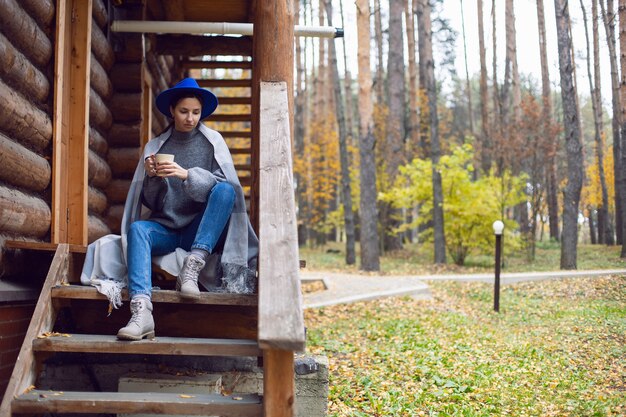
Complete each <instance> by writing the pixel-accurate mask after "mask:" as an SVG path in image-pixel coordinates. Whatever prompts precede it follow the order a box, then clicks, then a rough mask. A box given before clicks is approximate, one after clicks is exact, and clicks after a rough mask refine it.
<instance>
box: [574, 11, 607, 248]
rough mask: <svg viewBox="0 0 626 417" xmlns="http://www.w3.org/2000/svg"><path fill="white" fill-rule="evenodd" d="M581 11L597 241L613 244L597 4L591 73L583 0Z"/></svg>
mask: <svg viewBox="0 0 626 417" xmlns="http://www.w3.org/2000/svg"><path fill="white" fill-rule="evenodd" d="M580 8H581V9H582V12H583V22H584V25H585V39H586V43H587V78H588V79H589V92H590V95H591V106H592V109H593V120H594V139H595V144H596V158H597V163H598V173H599V177H600V178H599V179H600V188H601V190H602V204H601V205H600V207H598V222H597V226H598V240H597V241H598V243H606V244H608V245H613V244H615V241H614V240H613V230H612V229H611V227H610V222H609V209H608V208H609V196H608V191H607V187H606V176H605V174H604V140H603V138H604V132H603V130H604V128H603V124H602V93H601V89H600V42H599V36H598V35H599V33H598V4H597V3H596V0H592V2H591V16H592V18H591V21H592V28H593V29H592V34H593V74H592V71H591V55H592V51H591V47H590V44H589V28H588V25H587V11H586V10H585V5H584V3H583V1H582V0H581V2H580Z"/></svg>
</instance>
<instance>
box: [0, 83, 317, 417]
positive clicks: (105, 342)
mask: <svg viewBox="0 0 626 417" xmlns="http://www.w3.org/2000/svg"><path fill="white" fill-rule="evenodd" d="M260 100H261V105H262V108H264V109H265V111H266V113H265V114H264V116H263V117H262V119H261V128H260V144H259V148H260V150H259V153H260V158H259V161H260V162H259V171H258V172H259V182H260V185H259V229H260V230H259V236H260V253H259V293H258V295H257V294H255V295H238V294H221V293H203V294H202V296H201V298H200V299H198V300H197V301H188V300H184V299H182V298H181V297H180V296H179V294H178V293H177V292H176V291H173V290H171V289H169V288H170V287H173V285H174V283H173V282H169V283H168V282H167V281H163V282H160V283H154V284H155V285H159V286H160V287H161V288H163V289H159V290H154V292H153V296H152V302H153V305H154V311H153V314H154V317H155V322H156V338H155V339H153V340H142V341H137V342H125V341H118V340H116V337H115V336H113V335H115V334H116V332H117V329H119V328H120V327H122V326H124V325H125V324H126V322H127V321H128V318H129V317H130V313H129V308H128V299H127V297H125V303H124V306H123V307H122V309H121V310H114V311H113V312H112V313H111V314H110V316H109V317H107V307H108V300H106V298H105V297H104V296H102V295H100V294H98V293H97V291H96V289H95V288H92V287H84V286H80V285H79V276H80V269H81V267H82V263H83V261H84V248H81V247H80V246H76V245H68V244H59V245H47V246H46V249H48V250H50V249H51V248H55V253H54V257H53V258H52V261H51V264H50V268H49V271H48V274H47V276H46V279H45V282H44V284H43V286H42V290H41V293H40V297H39V300H38V303H37V306H36V309H35V312H34V314H33V317H32V320H31V324H30V327H29V329H28V332H27V334H26V336H25V339H24V343H23V345H22V348H21V350H20V354H19V357H18V359H17V362H16V364H15V368H14V371H13V374H12V376H11V379H10V381H9V385H8V388H7V390H6V393H5V395H4V398H3V400H2V404H1V406H0V417H9V416H12V415H49V413H54V414H57V413H60V414H64V413H67V414H78V415H86V414H100V415H115V414H117V413H124V414H140V413H150V414H169V415H205V416H206V415H209V416H239V417H244V416H246V417H251V416H272V417H287V416H292V415H293V403H294V395H295V393H294V371H293V365H294V364H293V354H294V352H295V351H303V350H304V343H305V339H304V323H303V317H302V307H301V305H302V302H301V294H300V287H299V279H298V266H299V265H298V252H297V237H296V223H295V202H294V200H293V186H292V173H291V172H292V171H291V152H290V141H289V132H290V129H289V125H288V120H289V119H288V117H285V112H287V114H288V107H287V88H286V85H285V83H262V85H261V96H260ZM37 249H38V250H41V249H42V248H37ZM84 354H88V355H93V356H90V357H96V358H99V357H102V358H106V357H109V358H110V357H115V355H122V356H123V355H141V357H148V356H155V357H156V356H159V355H162V356H164V357H176V358H184V357H189V358H198V357H238V358H248V359H250V358H255V357H256V358H258V359H257V361H258V363H259V364H260V365H261V366H262V368H263V394H262V395H244V394H237V393H228V394H227V395H223V394H225V393H223V394H220V393H207V394H193V395H188V394H186V393H185V392H179V393H162V392H152V393H145V392H144V393H132V392H112V391H109V392H100V391H95V390H94V391H89V390H88V389H87V388H88V387H86V389H84V390H80V391H72V390H63V389H62V387H59V386H56V387H55V386H50V387H43V388H45V389H42V387H40V386H39V384H40V381H41V372H42V369H44V368H45V365H46V361H47V360H49V359H50V358H54V357H55V356H56V355H65V356H64V358H65V359H66V360H72V358H78V357H80V355H84ZM53 385H54V383H53ZM48 388H49V389H48Z"/></svg>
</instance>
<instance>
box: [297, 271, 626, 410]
mask: <svg viewBox="0 0 626 417" xmlns="http://www.w3.org/2000/svg"><path fill="white" fill-rule="evenodd" d="M603 265H604V264H603ZM430 284H431V290H432V291H433V295H434V298H433V300H430V301H423V300H422V301H417V300H414V299H412V298H409V297H405V298H390V299H384V300H377V301H371V302H363V303H356V304H351V305H343V306H334V307H326V308H323V309H313V310H307V311H306V312H305V321H306V325H307V329H308V332H307V334H308V350H309V351H311V352H313V353H317V354H325V355H327V356H328V357H329V361H330V393H329V414H328V415H329V416H330V417H347V416H368V417H371V416H374V417H375V416H407V417H408V416H411V417H412V416H624V415H626V278H625V277H616V276H614V277H602V278H595V279H591V278H589V279H582V278H575V279H574V278H572V279H562V280H552V281H543V282H532V283H524V284H515V285H506V286H504V287H503V288H502V293H501V304H500V305H501V312H500V313H495V312H493V311H492V291H493V289H492V286H491V285H487V284H481V283H471V284H467V283H456V282H450V281H445V282H441V281H438V282H431V283H430Z"/></svg>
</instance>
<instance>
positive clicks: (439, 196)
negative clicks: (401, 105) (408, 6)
mask: <svg viewBox="0 0 626 417" xmlns="http://www.w3.org/2000/svg"><path fill="white" fill-rule="evenodd" d="M419 2H420V3H419V6H420V7H419V8H418V12H417V24H418V27H419V37H420V45H423V46H424V48H420V52H419V54H420V66H422V68H423V73H424V81H425V84H424V85H423V88H424V89H425V90H426V94H427V96H428V113H429V116H430V159H431V161H432V166H433V169H432V181H433V229H434V240H435V246H434V248H435V259H434V261H435V263H436V264H445V263H446V240H445V235H444V224H443V189H442V184H441V173H440V172H439V167H438V165H439V157H440V152H441V151H440V148H439V118H438V116H437V91H436V85H435V63H434V60H433V45H432V27H431V15H430V3H429V0H419ZM422 49H423V50H422Z"/></svg>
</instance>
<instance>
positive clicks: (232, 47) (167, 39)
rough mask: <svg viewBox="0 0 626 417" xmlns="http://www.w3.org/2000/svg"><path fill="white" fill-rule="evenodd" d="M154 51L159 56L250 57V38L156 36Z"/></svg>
mask: <svg viewBox="0 0 626 417" xmlns="http://www.w3.org/2000/svg"><path fill="white" fill-rule="evenodd" d="M154 51H155V52H156V53H157V54H159V55H181V56H189V57H191V56H201V55H241V56H252V38H251V37H250V36H242V37H237V38H236V37H230V36H194V35H157V36H156V45H155V49H154Z"/></svg>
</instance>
